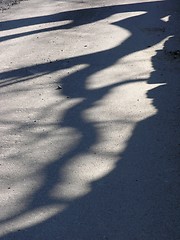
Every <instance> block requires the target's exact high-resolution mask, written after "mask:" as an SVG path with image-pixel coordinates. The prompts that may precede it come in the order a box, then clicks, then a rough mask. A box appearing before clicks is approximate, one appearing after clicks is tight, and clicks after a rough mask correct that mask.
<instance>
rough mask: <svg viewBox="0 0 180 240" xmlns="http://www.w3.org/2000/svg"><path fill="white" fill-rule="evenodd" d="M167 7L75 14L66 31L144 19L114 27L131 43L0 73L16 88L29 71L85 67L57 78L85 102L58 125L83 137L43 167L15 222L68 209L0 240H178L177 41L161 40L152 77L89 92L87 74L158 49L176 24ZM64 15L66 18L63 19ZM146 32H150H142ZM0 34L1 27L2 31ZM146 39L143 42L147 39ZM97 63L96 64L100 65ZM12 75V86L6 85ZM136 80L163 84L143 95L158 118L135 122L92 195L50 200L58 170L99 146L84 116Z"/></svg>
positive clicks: (162, 4)
mask: <svg viewBox="0 0 180 240" xmlns="http://www.w3.org/2000/svg"><path fill="white" fill-rule="evenodd" d="M155 6H156V8H155ZM168 6H171V3H170V2H169V1H166V2H159V3H157V2H155V3H143V4H133V5H126V6H123V7H121V6H119V7H118V6H113V7H110V8H109V9H108V8H100V9H96V12H95V13H93V11H91V10H88V13H89V14H90V17H89V18H86V17H82V16H83V14H87V10H84V11H83V10H82V11H81V12H80V16H81V18H79V11H74V12H70V17H67V18H68V19H73V23H72V24H70V25H68V26H66V27H68V28H69V27H71V28H72V27H75V26H77V25H78V24H79V25H83V24H88V23H91V22H92V21H93V22H96V21H98V20H99V19H102V18H106V17H108V16H109V15H113V14H115V13H121V12H122V11H124V12H125V11H127V9H128V12H130V11H145V12H146V13H144V14H142V15H140V16H135V17H131V18H128V19H125V20H122V21H119V22H116V23H114V24H115V25H117V26H119V27H122V28H124V29H128V30H129V31H130V32H131V37H130V38H128V39H127V40H126V41H125V42H123V43H122V44H121V45H119V46H117V47H114V48H112V49H110V50H105V51H101V52H98V53H92V54H88V55H85V56H79V57H74V58H69V59H66V60H60V61H57V62H54V63H52V64H47V63H46V64H41V65H39V66H31V67H29V68H26V73H25V74H24V75H23V73H24V72H25V71H24V69H19V70H15V71H11V72H6V73H2V74H1V79H3V81H6V83H5V84H12V83H13V84H15V83H16V81H17V79H18V78H19V77H20V78H22V77H25V79H24V80H23V81H26V80H27V77H28V76H27V70H32V69H36V68H38V71H39V72H40V74H47V73H48V72H54V71H57V70H60V69H63V68H70V67H72V66H76V65H79V64H87V67H85V68H84V69H83V70H80V71H79V72H75V73H73V74H70V75H69V76H68V77H65V78H63V79H61V80H60V82H61V84H62V86H63V89H62V93H63V94H64V95H65V96H68V97H70V98H71V99H79V98H80V99H82V100H81V101H80V102H79V103H78V104H76V105H75V106H73V107H71V108H69V109H68V110H67V111H66V113H65V115H64V119H63V122H62V123H61V126H63V127H70V128H73V129H75V130H77V132H79V133H81V138H80V140H79V142H77V143H76V144H75V145H74V147H72V148H71V149H70V151H68V152H67V153H65V154H64V155H63V156H61V158H59V159H55V160H54V161H53V163H50V164H49V165H47V166H46V167H45V168H44V169H43V175H44V176H45V178H44V182H43V183H42V185H41V186H40V187H39V189H38V190H37V191H36V192H33V193H32V196H31V198H30V201H29V203H28V206H27V208H26V210H25V211H24V212H21V213H20V215H19V216H21V215H22V214H24V213H28V212H31V211H33V210H36V209H38V208H40V207H41V206H49V205H53V204H56V203H68V207H67V208H66V209H65V210H64V211H62V212H61V213H57V214H55V215H54V216H52V217H51V218H49V219H47V220H46V221H44V222H41V223H38V224H36V225H35V226H32V227H29V228H25V229H23V230H22V231H19V232H14V233H10V234H7V235H6V236H3V237H2V238H0V239H4V240H5V239H7V240H10V239H18V240H19V239H20V240H23V239H31V238H33V239H43V240H46V239H67V240H68V239H69V240H70V239H73V240H81V239H83V240H84V239H87V240H91V239H106V240H108V239H112V240H121V239H128V240H135V239H145V240H149V239H157V240H159V239H163V240H164V239H167V240H171V239H172V240H175V239H179V237H180V229H179V221H178V215H179V208H178V197H179V189H178V181H179V175H178V172H177V169H178V155H177V147H178V144H177V141H178V137H179V136H178V133H177V131H176V130H177V128H178V124H177V116H178V111H179V107H178V100H179V99H178V98H179V96H178V76H177V72H179V70H177V71H174V69H177V65H178V64H179V59H173V58H172V56H171V55H169V54H168V52H169V51H170V50H172V49H171V48H172V46H173V44H172V43H174V41H175V40H176V38H177V36H176V33H175V34H174V37H172V38H169V39H168V40H167V41H166V43H165V45H164V49H163V50H162V51H157V53H156V55H155V56H154V57H153V58H152V64H153V67H154V72H152V74H151V76H150V77H149V79H144V80H140V79H137V80H134V79H129V80H127V81H124V82H118V83H113V84H110V85H108V86H105V87H102V88H100V89H87V79H88V77H89V76H91V75H93V74H94V73H96V72H99V71H102V70H104V69H106V68H108V67H109V66H112V65H114V64H115V63H116V62H117V61H118V60H119V59H121V58H123V57H124V56H127V55H129V54H131V53H134V52H137V51H140V50H144V49H146V48H148V46H153V45H155V44H157V43H159V42H160V41H162V40H164V39H165V38H166V37H168V36H169V35H170V34H171V28H170V27H169V26H170V25H171V24H176V25H177V26H178V23H179V19H176V18H175V15H174V12H173V11H172V10H171V11H169V10H168ZM159 7H162V9H166V10H167V12H166V13H165V15H164V12H163V11H162V10H159ZM122 9H124V10H122ZM157 9H158V10H157ZM155 13H156V14H155ZM167 13H168V14H170V15H171V17H170V20H169V22H168V23H166V24H165V23H164V22H163V21H161V18H162V17H164V16H166V14H167ZM66 15H67V16H68V13H66ZM72 16H73V17H72ZM58 17H59V15H58ZM51 19H52V20H51ZM63 19H65V18H63ZM39 21H41V22H46V21H48V22H49V21H55V20H53V18H52V16H48V17H44V18H36V19H32V21H30V22H29V23H28V24H31V25H33V24H37V23H39ZM18 24H19V25H18ZM24 25H26V22H25V21H24V20H22V21H21V20H18V22H16V23H15V25H14V27H15V26H16V27H17V26H19V27H20V26H24ZM137 26H138V27H137ZM145 26H147V27H146V28H145ZM12 27H13V25H12ZM5 28H6V25H4V29H5ZM163 29H165V30H163ZM144 31H148V32H149V31H150V32H151V31H153V32H152V33H150V34H149V35H148V34H144ZM145 36H146V37H147V36H148V39H147V38H145ZM134 43H136V44H134ZM97 62H99V64H98V65H97ZM64 63H66V64H64ZM167 66H168V68H167ZM172 71H174V72H172ZM162 74H163V75H162ZM12 77H13V82H11V81H12ZM32 77H33V74H32ZM30 79H31V76H30ZM135 81H147V82H148V83H149V84H157V83H163V84H165V85H163V86H160V87H157V88H155V89H153V90H150V91H148V92H147V97H148V98H151V99H152V100H153V102H152V104H153V106H154V107H155V108H156V109H157V113H156V114H155V115H154V116H152V117H149V118H147V119H145V120H143V121H141V122H139V123H138V124H137V126H136V128H135V129H134V131H133V132H132V136H131V138H130V140H129V141H128V143H127V147H126V149H125V150H124V152H123V153H122V154H121V155H119V161H118V162H117V163H116V166H115V168H114V169H113V170H112V171H111V172H110V173H109V174H107V175H106V176H105V177H102V178H101V179H99V180H97V181H94V182H92V183H91V191H90V192H89V193H88V194H86V195H85V196H83V197H80V198H77V199H76V200H73V201H71V202H68V201H66V200H64V199H58V200H57V199H53V198H52V197H51V196H50V192H51V190H52V188H53V187H54V186H55V185H56V184H57V183H60V182H63V179H61V176H59V175H60V174H59V173H60V172H61V169H63V167H64V166H65V165H68V164H69V163H70V162H71V161H72V159H73V158H74V157H78V156H79V155H81V154H87V153H88V152H89V151H90V148H91V147H92V146H95V145H96V144H97V142H98V129H97V127H96V126H95V124H93V123H92V122H88V121H87V120H85V119H84V118H83V113H84V112H85V111H86V110H87V109H90V108H92V107H93V106H94V104H95V103H97V102H98V101H100V100H102V99H103V98H104V97H105V96H106V95H107V94H108V93H109V92H110V91H111V90H112V89H113V88H116V87H118V86H121V85H125V84H131V83H132V82H135ZM174 124H175V125H174ZM19 216H12V218H11V219H6V220H5V221H10V220H12V219H13V218H17V217H19Z"/></svg>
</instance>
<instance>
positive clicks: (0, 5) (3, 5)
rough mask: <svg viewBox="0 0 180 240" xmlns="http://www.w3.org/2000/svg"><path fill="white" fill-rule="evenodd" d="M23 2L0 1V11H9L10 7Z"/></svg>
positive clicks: (19, 0) (16, 0)
mask: <svg viewBox="0 0 180 240" xmlns="http://www.w3.org/2000/svg"><path fill="white" fill-rule="evenodd" d="M21 1H23V0H0V11H1V12H3V11H4V10H7V9H9V8H10V7H11V6H13V5H15V4H18V3H20V2H21Z"/></svg>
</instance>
